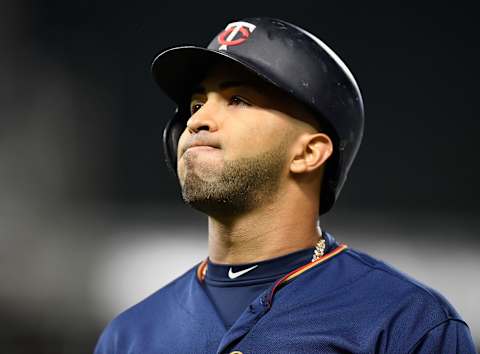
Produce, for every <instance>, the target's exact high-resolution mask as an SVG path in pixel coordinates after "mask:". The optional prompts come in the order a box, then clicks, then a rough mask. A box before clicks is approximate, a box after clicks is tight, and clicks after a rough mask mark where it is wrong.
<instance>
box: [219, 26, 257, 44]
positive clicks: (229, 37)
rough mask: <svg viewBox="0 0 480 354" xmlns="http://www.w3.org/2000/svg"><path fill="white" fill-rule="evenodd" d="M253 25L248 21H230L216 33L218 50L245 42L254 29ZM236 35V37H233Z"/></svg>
mask: <svg viewBox="0 0 480 354" xmlns="http://www.w3.org/2000/svg"><path fill="white" fill-rule="evenodd" d="M255 27H256V26H255V25H252V24H251V23H248V22H243V21H239V22H232V23H229V24H228V25H227V27H225V30H224V31H223V32H222V33H220V34H219V35H218V43H220V44H221V45H220V48H218V49H219V50H227V47H228V46H234V45H239V44H242V43H243V42H245V41H246V40H247V39H248V37H250V34H251V33H252V32H253V31H254V30H255ZM235 37H238V38H235Z"/></svg>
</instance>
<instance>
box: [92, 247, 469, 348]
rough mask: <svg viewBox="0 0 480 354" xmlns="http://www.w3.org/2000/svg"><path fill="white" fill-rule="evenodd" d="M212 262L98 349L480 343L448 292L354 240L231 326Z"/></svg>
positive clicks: (143, 305) (285, 280)
mask: <svg viewBox="0 0 480 354" xmlns="http://www.w3.org/2000/svg"><path fill="white" fill-rule="evenodd" d="M206 265H207V261H204V262H202V263H200V264H199V265H197V266H195V267H193V268H192V269H190V270H189V271H187V272H186V273H185V274H183V275H182V276H180V277H179V278H177V279H176V280H174V281H173V282H171V283H169V284H168V285H167V286H165V287H164V288H162V289H160V290H159V291H157V292H156V293H154V294H153V295H151V296H150V297H148V298H147V299H145V300H143V301H142V302H140V303H139V304H137V305H135V306H133V307H132V308H130V309H128V310H127V311H125V312H123V313H122V314H120V315H119V316H118V317H116V318H115V319H114V320H113V321H112V322H110V324H109V325H108V326H107V328H106V329H105V330H104V331H103V333H102V335H101V337H100V339H99V341H98V343H97V346H96V349H95V354H154V353H156V354H158V353H182V354H189V353H192V354H193V353H236V354H240V353H243V354H247V353H248V354H250V353H256V354H260V353H299V354H300V353H302V354H307V353H356V354H361V353H418V354H420V353H424V354H426V353H442V354H448V353H462V354H471V353H475V349H474V345H473V341H472V338H471V335H470V331H469V329H468V326H467V324H466V323H465V322H464V321H463V320H462V319H461V318H460V316H459V315H458V313H457V312H456V311H455V309H454V308H453V307H452V306H451V305H450V304H449V303H448V302H447V300H445V299H444V298H443V297H442V296H441V295H440V294H438V293H437V292H435V291H434V290H432V289H430V288H428V287H426V286H424V285H422V284H420V283H418V282H416V281H415V280H413V279H411V278H409V277H408V276H406V275H404V274H402V273H400V272H398V271H397V270H395V269H393V268H392V267H390V266H388V265H387V264H385V263H383V262H380V261H378V260H376V259H374V258H372V257H370V256H368V255H366V254H363V253H361V252H359V251H355V250H352V249H348V248H347V246H346V245H339V246H338V247H336V248H335V249H333V250H332V251H331V252H329V253H328V254H326V255H325V256H323V257H322V258H320V259H318V260H317V261H315V262H309V263H307V264H305V265H303V266H301V267H299V268H297V269H295V270H294V271H292V272H290V273H288V274H286V275H285V276H283V277H281V278H280V279H278V280H277V281H275V282H274V283H273V284H272V285H271V286H269V287H268V288H267V289H266V290H265V291H263V292H262V293H261V294H260V295H259V296H257V297H256V298H255V299H254V300H253V301H252V302H251V303H250V304H249V305H248V306H247V307H246V308H245V310H244V311H243V313H242V314H241V315H240V317H239V318H238V319H237V320H236V321H235V322H234V323H233V325H232V326H231V327H230V328H228V329H227V328H226V327H225V325H224V322H223V320H222V318H221V316H220V315H219V313H218V312H217V310H216V308H215V306H214V305H213V304H212V302H211V300H210V298H209V297H208V296H207V293H206V292H205V288H204V283H203V282H204V278H205V269H206Z"/></svg>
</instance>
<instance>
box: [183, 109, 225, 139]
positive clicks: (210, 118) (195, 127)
mask: <svg viewBox="0 0 480 354" xmlns="http://www.w3.org/2000/svg"><path fill="white" fill-rule="evenodd" d="M218 109H219V108H218V104H215V103H213V102H205V103H204V104H203V106H202V107H201V108H200V109H199V110H198V111H196V112H195V113H194V114H193V115H192V116H191V117H190V119H188V121H187V129H188V130H189V132H190V133H198V132H199V131H200V130H206V131H209V132H214V131H216V130H217V129H218V124H217V118H218V113H219V112H218Z"/></svg>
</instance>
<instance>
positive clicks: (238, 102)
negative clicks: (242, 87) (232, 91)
mask: <svg viewBox="0 0 480 354" xmlns="http://www.w3.org/2000/svg"><path fill="white" fill-rule="evenodd" d="M230 104H233V105H241V104H244V105H247V106H250V103H248V102H247V100H245V99H244V98H242V97H240V96H232V98H231V99H230Z"/></svg>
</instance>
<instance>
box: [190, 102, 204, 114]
mask: <svg viewBox="0 0 480 354" xmlns="http://www.w3.org/2000/svg"><path fill="white" fill-rule="evenodd" d="M200 108H202V104H201V103H193V104H192V105H191V106H190V114H193V113H195V112H196V111H198V110H199V109H200Z"/></svg>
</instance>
